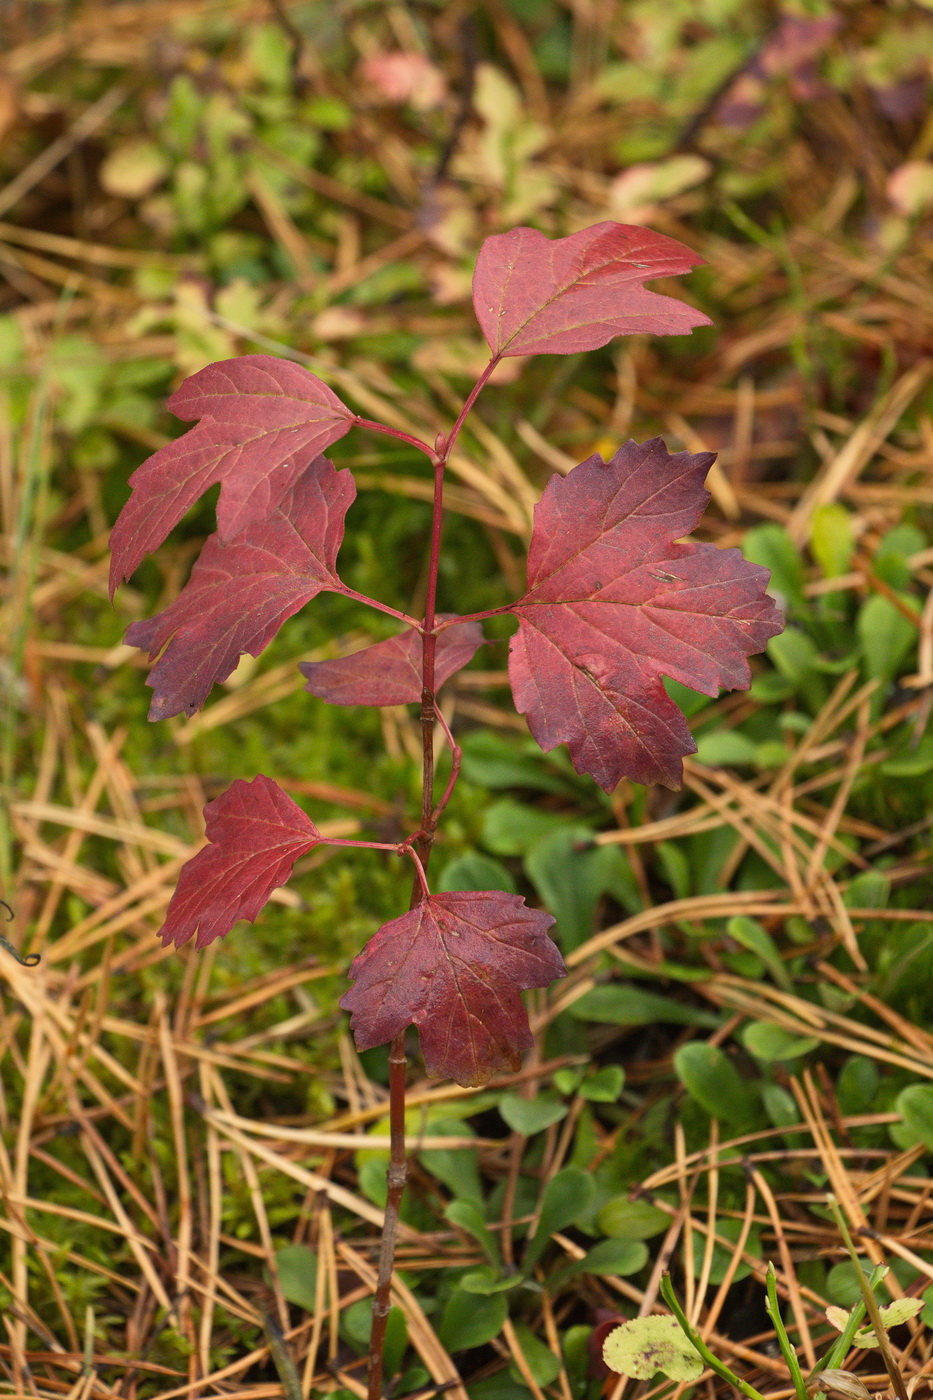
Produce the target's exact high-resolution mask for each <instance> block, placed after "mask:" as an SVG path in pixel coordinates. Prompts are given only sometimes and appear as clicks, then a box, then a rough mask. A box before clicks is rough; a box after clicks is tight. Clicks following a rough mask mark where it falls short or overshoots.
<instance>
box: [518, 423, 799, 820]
mask: <svg viewBox="0 0 933 1400" xmlns="http://www.w3.org/2000/svg"><path fill="white" fill-rule="evenodd" d="M713 461H714V457H713V455H712V454H711V453H708V452H701V453H698V454H696V455H691V454H690V453H688V452H679V453H676V454H674V455H669V454H668V452H667V449H666V447H665V445H664V443H663V441H662V440H661V439H660V438H654V439H652V440H651V441H650V442H646V443H641V444H638V443H635V442H628V443H626V444H625V446H623V447H621V448H620V449H619V451H618V452H617V453H616V454H615V456H614V457H613V458H612V460H611V461H610V462H604V461H603V459H602V458H601V457H600V456H598V455H594V456H592V457H589V458H587V460H586V461H585V462H581V463H580V465H579V466H577V467H574V468H573V470H572V471H571V472H569V473H568V474H567V476H566V477H552V478H551V481H550V483H549V484H548V486H547V488H546V489H545V491H544V493H543V495H542V497H541V500H540V501H539V502H538V505H537V506H536V507H535V516H534V529H533V531H532V539H531V547H530V550H529V555H528V591H527V593H526V594H525V595H524V597H523V598H520V599H519V601H518V602H517V603H516V604H514V605H513V607H512V608H511V611H512V612H514V613H515V615H516V616H517V617H518V619H519V623H520V626H519V630H518V633H517V634H516V635H515V636H514V637H513V638H512V642H511V645H510V651H509V674H510V677H511V682H512V692H513V695H514V697H515V704H516V708H517V709H518V711H519V713H521V714H527V716H528V724H529V727H530V729H531V732H532V734H533V735H534V736H535V738H536V739H537V741H538V743H539V744H540V745H541V747H542V748H543V749H544V750H545V751H548V750H550V749H553V748H555V747H556V745H557V744H560V743H566V744H568V746H569V748H570V755H571V758H572V759H573V763H574V767H575V768H576V769H577V772H580V773H583V772H586V773H590V774H592V776H593V777H594V778H595V779H596V781H597V782H598V783H599V784H600V786H601V787H603V788H605V789H606V791H607V792H609V791H611V790H612V789H613V788H614V787H615V786H616V784H617V783H618V782H619V780H620V779H621V778H623V777H629V778H634V779H635V780H636V781H637V782H640V783H664V784H665V785H666V786H668V787H679V786H680V783H681V781H682V777H683V764H682V759H683V756H684V755H685V754H688V753H695V752H696V745H695V744H694V742H693V738H692V736H691V734H690V731H689V729H688V728H687V724H686V721H685V720H684V717H683V715H682V714H681V712H680V710H679V709H678V708H677V706H676V705H674V704H673V702H672V701H671V700H670V699H669V698H668V696H667V693H666V691H665V690H664V687H663V685H662V683H661V677H662V675H663V676H669V677H671V678H672V679H673V680H676V681H679V682H680V683H681V684H682V685H686V686H689V687H690V688H691V689H693V690H699V691H702V692H703V693H704V694H705V695H717V694H718V693H719V690H720V689H721V688H723V689H726V690H738V689H743V688H745V687H747V686H748V685H749V684H750V681H751V676H750V672H749V668H748V661H747V659H746V658H747V657H748V656H750V655H751V654H752V653H753V652H756V651H761V650H762V648H763V647H764V645H765V643H766V642H767V641H768V639H769V637H773V636H775V635H776V634H777V633H778V632H780V631H781V630H782V628H783V625H784V623H783V618H782V617H781V614H780V612H779V611H778V609H777V608H776V607H775V605H774V603H773V602H772V601H771V599H770V598H769V597H768V596H767V594H766V593H765V591H764V590H765V587H766V585H767V582H768V577H769V575H768V570H767V569H762V568H759V567H758V566H757V565H754V564H749V563H747V562H746V561H745V560H744V559H743V558H742V555H741V552H740V551H739V550H737V549H717V548H716V547H715V545H711V544H677V543H675V541H676V540H678V539H679V538H680V537H681V536H682V535H685V534H687V533H688V532H689V531H690V530H692V529H693V527H694V526H695V525H696V523H697V521H698V520H699V518H700V516H701V515H702V513H703V510H704V508H705V506H706V503H707V501H708V500H709V493H708V492H707V491H706V490H704V487H703V482H704V480H705V478H706V474H707V472H708V471H709V468H710V466H711V465H712V463H713Z"/></svg>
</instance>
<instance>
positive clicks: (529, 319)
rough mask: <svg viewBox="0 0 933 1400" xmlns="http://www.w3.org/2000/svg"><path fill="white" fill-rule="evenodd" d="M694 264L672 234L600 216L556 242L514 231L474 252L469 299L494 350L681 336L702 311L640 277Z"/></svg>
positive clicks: (551, 351)
mask: <svg viewBox="0 0 933 1400" xmlns="http://www.w3.org/2000/svg"><path fill="white" fill-rule="evenodd" d="M702 261H703V259H702V258H701V257H699V256H698V255H697V254H696V253H694V252H691V250H690V249H689V248H686V247H684V245H683V244H682V243H678V242H677V240H676V239H674V238H668V237H667V236H666V235H665V234H663V233H653V232H652V231H651V229H647V228H637V227H634V226H632V225H630V224H616V223H612V222H610V221H606V222H605V223H601V224H593V226H592V227H591V228H586V229H582V230H581V232H579V233H572V234H571V235H570V236H569V238H557V239H550V238H547V237H545V235H544V234H543V233H539V232H538V230H537V229H533V228H513V229H512V230H511V231H510V232H509V233H497V234H493V236H492V237H491V238H487V239H486V241H485V243H484V244H483V246H482V248H481V249H480V251H479V257H478V258H477V260H476V270H475V271H474V273H473V306H474V309H475V311H476V318H477V320H478V321H479V323H480V326H481V327H482V331H483V335H484V336H485V337H486V341H487V344H488V345H489V348H490V350H491V351H492V353H493V355H501V356H508V355H541V354H547V355H570V354H575V353H577V352H578V351H581V350H596V349H598V348H599V346H601V345H606V344H607V343H608V342H609V341H610V340H612V339H613V337H614V336H617V335H635V334H638V333H641V332H648V333H650V334H651V335H683V334H685V333H686V332H687V331H690V330H693V328H694V326H708V325H709V324H710V320H709V317H708V316H704V315H703V312H702V311H697V310H696V309H695V307H692V306H688V305H687V304H686V303H685V302H682V301H677V300H676V299H675V298H674V297H667V296H661V295H660V294H659V293H657V292H647V291H645V288H644V287H643V286H642V283H644V282H647V281H650V280H651V279H652V278H655V277H670V276H673V275H678V274H680V273H682V272H689V271H690V269H691V268H692V267H695V266H696V265H697V264H698V263H701V262H702Z"/></svg>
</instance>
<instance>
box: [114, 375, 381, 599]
mask: <svg viewBox="0 0 933 1400" xmlns="http://www.w3.org/2000/svg"><path fill="white" fill-rule="evenodd" d="M168 407H169V408H170V409H171V410H172V412H173V413H174V414H175V415H176V416H177V417H178V418H184V419H193V418H199V419H200V420H201V421H200V423H199V424H198V425H197V427H195V428H192V429H191V430H190V431H189V432H187V433H185V434H184V435H183V436H182V437H180V438H177V439H176V440H175V441H174V442H170V443H167V444H166V446H165V447H160V448H159V450H158V451H157V452H155V453H153V455H152V456H151V457H149V458H148V459H147V460H146V461H145V462H143V464H142V466H140V467H137V469H136V471H135V472H134V473H133V475H132V476H131V477H130V485H131V486H132V488H133V493H132V495H131V496H130V499H129V500H128V501H127V503H126V505H125V506H124V507H123V510H122V511H121V512H120V515H119V518H118V520H117V523H116V524H115V525H114V527H113V531H112V533H111V536H110V550H111V555H112V558H111V564H110V595H111V597H113V594H114V592H115V590H116V588H117V587H118V586H119V584H120V583H121V582H122V581H123V579H126V578H129V576H130V574H131V573H132V572H133V570H134V569H136V568H137V566H138V565H139V563H140V561H141V560H142V558H143V556H144V555H146V554H149V553H151V551H152V550H154V549H157V548H158V546H159V545H160V544H161V543H162V541H163V540H164V539H165V538H166V536H167V535H168V533H169V531H170V530H172V529H173V528H174V526H176V525H177V524H178V522H179V520H181V518H182V516H183V515H184V514H185V512H186V511H187V510H188V508H189V507H190V506H192V505H193V504H194V502H195V501H196V500H197V499H198V497H199V496H202V495H203V494H204V492H205V491H206V490H207V488H208V487H209V486H213V485H214V483H215V482H218V481H219V482H220V483H221V489H220V498H219V500H218V502H217V533H218V535H219V537H220V540H221V541H222V542H223V543H224V544H226V543H228V542H229V541H230V540H232V539H233V538H234V537H235V536H236V535H237V534H239V532H240V531H241V530H243V529H244V528H245V527H246V526H248V525H252V524H256V523H258V522H260V521H262V520H265V519H266V518H267V517H268V516H269V514H270V513H271V512H272V511H273V510H274V509H275V507H276V506H277V505H278V503H279V501H280V500H281V499H282V498H283V496H284V495H285V493H286V492H287V491H288V490H289V488H290V487H291V486H292V485H293V484H294V482H295V480H296V479H297V477H298V476H299V475H300V474H301V472H302V471H303V470H304V468H305V467H306V465H307V464H308V462H309V460H310V459H311V458H313V457H316V456H317V455H318V453H320V452H322V451H323V450H324V448H325V447H329V446H330V445H331V443H334V442H336V441H337V440H338V438H342V437H343V435H344V434H345V433H347V432H349V430H350V428H351V427H352V426H353V424H354V422H355V421H356V419H355V415H354V414H353V413H351V412H350V410H349V409H348V408H347V406H346V405H345V404H343V403H341V401H340V399H338V398H337V395H336V394H334V393H332V392H331V390H330V389H328V387H327V385H326V384H324V383H323V382H322V381H321V380H320V379H318V378H317V377H316V376H315V375H313V374H311V373H309V371H308V370H306V369H303V368H302V367H301V365H296V364H294V363H293V362H292V361H291V360H278V359H276V358H275V357H274V356H272V355H242V356H241V357H240V358H239V359H236V360H221V361H220V362H219V363H218V364H213V365H208V366H207V368H206V369H202V370H199V371H198V372H197V374H193V375H191V377H190V378H189V379H186V380H185V382H184V384H182V386H181V388H179V389H177V390H176V391H175V393H174V394H173V395H172V397H171V398H170V399H169V400H168Z"/></svg>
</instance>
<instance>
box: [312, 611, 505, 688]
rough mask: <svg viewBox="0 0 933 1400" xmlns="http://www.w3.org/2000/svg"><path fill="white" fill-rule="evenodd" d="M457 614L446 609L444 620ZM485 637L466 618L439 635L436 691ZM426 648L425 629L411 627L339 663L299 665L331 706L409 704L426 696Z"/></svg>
mask: <svg viewBox="0 0 933 1400" xmlns="http://www.w3.org/2000/svg"><path fill="white" fill-rule="evenodd" d="M454 616H455V614H454V613H441V614H439V616H438V621H439V622H446V621H448V620H449V619H450V618H452V617H454ZM483 640H484V638H483V629H482V626H481V625H480V623H478V622H460V623H455V624H454V625H453V626H451V627H448V628H445V630H444V631H443V632H442V633H441V634H440V636H439V637H438V639H437V650H436V652H435V660H434V685H435V689H436V690H439V689H440V687H441V686H442V685H443V684H444V682H445V681H448V680H450V677H451V676H452V675H454V674H455V673H456V672H457V671H461V670H462V669H463V667H464V666H465V665H466V664H467V662H468V661H472V659H473V657H474V655H475V654H476V652H477V650H478V648H479V647H481V646H482V645H483ZM422 652H423V645H422V637H421V633H420V632H416V631H415V629H414V628H413V627H409V628H408V629H407V630H406V631H404V632H400V633H399V634H398V636H396V637H389V638H387V639H386V641H384V642H376V643H375V645H374V646H371V647H364V648H363V649H362V651H356V652H354V653H353V655H352V656H341V657H338V658H335V659H334V660H333V661H302V662H300V664H299V666H298V669H299V671H301V673H302V675H304V676H307V678H308V680H307V684H306V686H305V690H307V691H310V693H311V694H312V695H317V696H318V697H319V698H320V699H321V700H327V701H328V702H329V703H330V704H331V705H409V704H414V703H415V702H417V701H420V699H421V690H422V682H421V659H422Z"/></svg>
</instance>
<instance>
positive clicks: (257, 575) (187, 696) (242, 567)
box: [126, 457, 356, 720]
mask: <svg viewBox="0 0 933 1400" xmlns="http://www.w3.org/2000/svg"><path fill="white" fill-rule="evenodd" d="M355 495H356V487H355V485H354V482H353V477H352V475H351V474H350V472H349V471H346V470H344V471H339V472H338V471H335V469H334V466H333V463H332V462H330V461H328V459H327V458H326V457H317V458H315V460H314V461H313V462H312V463H311V465H310V466H309V467H307V468H306V469H305V471H304V474H303V475H302V476H301V478H300V479H299V480H298V481H297V482H296V483H295V484H294V486H292V487H291V489H290V490H289V492H288V494H287V495H286V496H285V497H284V499H283V500H281V501H280V502H279V504H278V505H277V506H276V507H275V508H274V509H273V511H272V514H271V515H270V516H269V518H268V519H267V520H264V521H261V522H259V523H258V524H253V525H249V526H247V528H246V529H245V530H243V531H241V533H240V534H239V535H237V537H236V539H234V540H232V541H231V542H230V543H229V544H223V543H222V542H221V539H220V535H219V533H218V534H215V535H211V536H210V538H209V539H208V540H207V542H206V544H205V545H204V548H203V549H202V551H201V554H200V557H199V559H198V561H197V563H196V564H195V566H194V568H193V569H192V571H191V577H190V579H189V580H188V582H187V583H186V585H185V587H184V588H183V589H182V591H181V593H180V594H179V595H178V597H177V598H176V599H175V601H174V602H173V603H172V604H171V605H170V606H169V607H167V608H166V609H165V611H164V612H161V613H157V614H156V615H155V617H151V618H147V619H146V620H145V621H143V622H134V623H133V624H132V626H131V627H130V628H129V629H128V630H127V633H126V640H127V642H129V644H130V646H136V647H143V648H145V649H146V650H147V651H148V652H149V655H150V658H152V657H155V656H158V655H159V653H160V652H162V653H163V654H162V655H161V656H160V657H159V660H158V661H157V662H156V664H155V666H154V667H153V668H152V670H151V672H150V673H149V679H148V681H147V682H146V684H147V685H149V686H151V687H152V689H153V691H154V692H155V693H154V695H153V699H152V704H151V706H150V707H149V718H150V719H151V720H159V719H165V718H166V716H168V715H177V714H179V713H180V712H181V711H184V712H185V713H186V714H188V715H192V714H194V712H195V710H197V709H199V708H200V706H201V705H203V703H204V701H205V700H206V699H207V696H208V695H209V693H210V690H211V687H212V686H213V685H214V684H215V683H216V682H218V681H223V680H226V678H227V676H229V675H230V673H231V671H233V670H234V669H235V667H236V665H237V662H238V661H239V659H240V656H241V655H242V653H243V652H249V653H250V655H251V656H258V655H259V654H260V652H261V651H262V650H263V648H264V647H267V646H268V645H269V643H270V642H271V640H272V638H273V637H274V636H275V634H276V633H277V632H278V630H279V628H280V627H281V626H282V624H283V623H284V622H285V621H286V620H287V619H288V618H289V617H291V616H292V614H293V613H296V612H297V611H298V609H299V608H301V607H304V605H305V603H307V602H309V601H310V599H312V598H314V597H315V596H316V595H317V594H318V593H320V592H321V591H322V590H324V589H331V590H335V591H339V590H340V589H341V587H342V586H343V585H342V584H341V583H340V580H339V579H338V577H337V573H336V560H337V552H338V550H339V549H340V545H341V542H342V540H343V527H344V517H345V515H346V513H347V510H348V509H349V507H350V505H351V503H352V502H353V499H354V497H355ZM163 648H165V650H164V651H163Z"/></svg>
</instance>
